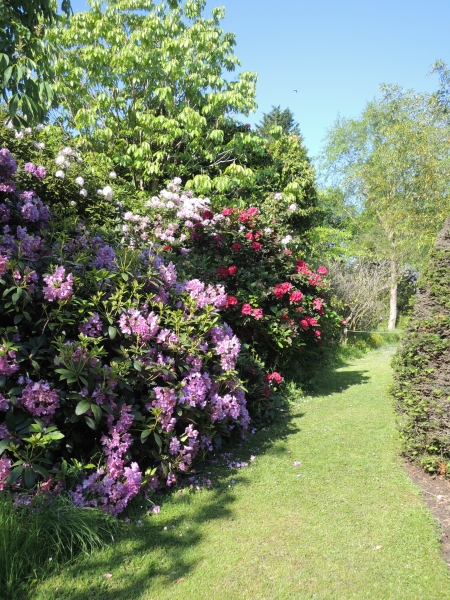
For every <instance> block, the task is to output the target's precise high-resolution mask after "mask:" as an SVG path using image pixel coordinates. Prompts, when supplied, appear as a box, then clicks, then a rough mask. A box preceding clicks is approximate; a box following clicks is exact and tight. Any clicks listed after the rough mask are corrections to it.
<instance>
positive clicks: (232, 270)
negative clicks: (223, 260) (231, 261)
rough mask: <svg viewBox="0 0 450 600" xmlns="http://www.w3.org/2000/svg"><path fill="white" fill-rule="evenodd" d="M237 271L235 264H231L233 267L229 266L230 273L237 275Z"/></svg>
mask: <svg viewBox="0 0 450 600" xmlns="http://www.w3.org/2000/svg"><path fill="white" fill-rule="evenodd" d="M236 272H237V267H235V266H234V265H231V267H228V273H229V274H230V275H231V276H233V275H236Z"/></svg>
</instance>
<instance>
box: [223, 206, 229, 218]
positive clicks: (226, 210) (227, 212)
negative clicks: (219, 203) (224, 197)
mask: <svg viewBox="0 0 450 600" xmlns="http://www.w3.org/2000/svg"><path fill="white" fill-rule="evenodd" d="M222 214H223V216H224V217H228V216H229V215H231V208H224V209H223V211H222Z"/></svg>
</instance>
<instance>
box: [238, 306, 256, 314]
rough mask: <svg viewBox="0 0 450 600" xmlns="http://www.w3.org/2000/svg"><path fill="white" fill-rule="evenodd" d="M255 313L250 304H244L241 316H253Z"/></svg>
mask: <svg viewBox="0 0 450 600" xmlns="http://www.w3.org/2000/svg"><path fill="white" fill-rule="evenodd" d="M252 313H253V308H252V307H251V306H250V304H247V303H245V304H243V305H242V308H241V315H251V314H252Z"/></svg>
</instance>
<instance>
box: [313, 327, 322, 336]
mask: <svg viewBox="0 0 450 600" xmlns="http://www.w3.org/2000/svg"><path fill="white" fill-rule="evenodd" d="M314 335H315V336H316V337H320V336H321V333H320V331H319V330H318V329H316V330H315V331H314Z"/></svg>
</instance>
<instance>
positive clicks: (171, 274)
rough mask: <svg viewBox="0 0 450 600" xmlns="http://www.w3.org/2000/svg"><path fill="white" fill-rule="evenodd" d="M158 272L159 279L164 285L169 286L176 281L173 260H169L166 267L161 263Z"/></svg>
mask: <svg viewBox="0 0 450 600" xmlns="http://www.w3.org/2000/svg"><path fill="white" fill-rule="evenodd" d="M159 272H160V274H161V279H162V280H163V282H164V283H165V285H166V286H167V287H169V288H171V287H173V286H174V285H175V284H176V282H177V270H176V269H175V265H174V264H173V262H170V263H169V264H168V265H167V267H166V266H165V265H164V264H162V265H161V266H160V267H159Z"/></svg>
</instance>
